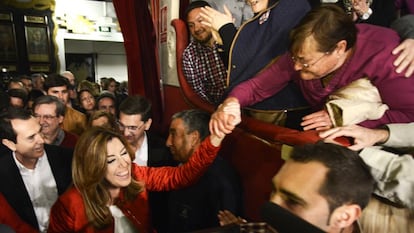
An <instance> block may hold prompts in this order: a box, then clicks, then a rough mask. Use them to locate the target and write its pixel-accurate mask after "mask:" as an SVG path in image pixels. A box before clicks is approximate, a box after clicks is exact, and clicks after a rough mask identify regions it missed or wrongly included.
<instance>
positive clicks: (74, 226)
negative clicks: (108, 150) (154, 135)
mask: <svg viewBox="0 0 414 233" xmlns="http://www.w3.org/2000/svg"><path fill="white" fill-rule="evenodd" d="M218 150H219V147H214V146H213V145H212V144H211V143H210V138H209V137H208V138H206V140H204V141H203V143H202V144H201V145H200V146H199V147H198V149H197V150H196V151H195V152H194V154H193V156H191V157H190V159H189V161H188V162H187V163H185V164H184V165H182V166H179V167H142V166H138V165H136V164H135V163H133V164H132V174H133V176H134V178H135V179H136V180H138V181H143V182H144V183H145V188H146V189H147V190H149V191H169V190H173V189H179V188H183V187H186V186H189V185H191V184H193V183H195V182H196V181H197V180H198V178H200V177H201V176H202V175H203V174H204V172H205V171H206V170H207V168H208V167H209V166H210V165H211V163H212V162H213V161H214V159H215V157H216V155H217V151H218ZM116 205H117V206H118V207H119V208H120V209H121V210H122V212H123V213H124V215H125V216H126V217H127V218H128V219H129V220H130V221H131V223H132V224H134V225H135V227H136V228H137V230H138V231H139V232H140V233H146V232H155V231H154V230H153V229H152V227H151V223H150V217H149V208H148V196H147V192H146V191H144V192H141V193H140V194H139V195H138V196H137V197H136V198H135V199H134V200H133V201H131V202H125V201H124V199H123V196H122V194H121V196H120V197H119V201H117V203H116ZM48 232H49V233H54V232H56V233H64V232H85V233H92V232H99V233H106V232H111V233H112V232H114V225H113V224H112V225H111V226H108V227H107V228H105V229H102V230H99V231H98V230H97V229H95V228H94V227H93V226H91V225H90V224H89V222H88V218H87V217H86V213H85V206H84V203H83V198H82V195H81V194H80V192H79V191H78V190H77V189H76V188H75V187H72V188H70V189H69V190H68V191H66V192H65V193H64V194H63V195H61V196H60V197H59V199H58V200H57V201H56V203H55V204H54V205H53V207H52V210H51V213H50V222H49V229H48Z"/></svg>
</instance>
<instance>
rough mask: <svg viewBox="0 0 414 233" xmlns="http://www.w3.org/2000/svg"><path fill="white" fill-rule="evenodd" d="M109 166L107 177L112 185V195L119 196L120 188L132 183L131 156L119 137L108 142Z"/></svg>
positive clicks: (110, 189)
mask: <svg viewBox="0 0 414 233" xmlns="http://www.w3.org/2000/svg"><path fill="white" fill-rule="evenodd" d="M106 150H107V168H106V175H105V179H106V180H107V181H108V183H109V185H110V187H109V191H110V193H111V194H112V196H113V197H114V196H115V197H116V196H118V194H119V192H120V189H121V188H123V187H127V186H128V185H129V184H130V183H131V157H130V155H129V154H128V152H127V150H126V148H125V146H124V144H122V142H121V140H119V139H118V138H113V139H112V140H110V141H108V144H107V148H106Z"/></svg>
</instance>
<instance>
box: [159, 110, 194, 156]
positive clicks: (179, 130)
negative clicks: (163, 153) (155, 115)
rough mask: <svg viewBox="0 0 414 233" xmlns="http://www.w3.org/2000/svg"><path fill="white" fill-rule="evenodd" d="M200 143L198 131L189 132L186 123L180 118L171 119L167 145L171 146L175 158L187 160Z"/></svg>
mask: <svg viewBox="0 0 414 233" xmlns="http://www.w3.org/2000/svg"><path fill="white" fill-rule="evenodd" d="M199 144H200V136H199V134H198V132H197V131H194V132H192V133H187V128H186V125H185V124H184V122H183V120H182V119H180V118H176V119H173V120H172V121H171V124H170V130H169V134H168V138H167V141H166V145H167V146H168V147H169V148H170V151H171V154H172V155H173V157H174V160H176V161H178V162H181V163H185V162H187V161H188V159H189V158H190V156H191V155H192V154H193V152H194V150H195V149H196V148H197V147H198V145H199Z"/></svg>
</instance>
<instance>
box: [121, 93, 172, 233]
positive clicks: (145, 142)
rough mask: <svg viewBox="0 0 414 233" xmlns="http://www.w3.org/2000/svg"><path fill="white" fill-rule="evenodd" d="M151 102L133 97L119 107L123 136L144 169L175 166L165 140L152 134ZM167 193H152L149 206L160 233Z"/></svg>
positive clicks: (164, 225) (163, 225)
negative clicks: (145, 167)
mask: <svg viewBox="0 0 414 233" xmlns="http://www.w3.org/2000/svg"><path fill="white" fill-rule="evenodd" d="M151 123H152V119H151V103H150V102H149V100H148V99H146V98H144V97H143V96H139V95H135V96H129V97H127V98H126V99H125V100H124V101H122V103H121V105H120V106H119V120H118V126H119V130H120V131H121V133H122V134H123V135H124V137H125V138H126V139H127V141H128V142H129V144H130V146H131V147H132V149H133V151H135V159H134V162H135V163H136V164H138V165H141V166H148V167H161V166H174V165H176V162H175V161H174V160H173V158H172V156H171V154H170V151H169V149H168V148H167V147H166V145H165V139H163V138H162V137H160V136H158V135H156V134H154V133H150V132H149V129H150V127H151ZM167 194H168V193H166V192H150V193H149V204H150V209H151V218H152V222H153V226H154V227H155V228H156V229H157V231H159V232H163V229H164V228H165V227H166V217H167V216H166V211H165V208H166V206H167V196H166V195H167Z"/></svg>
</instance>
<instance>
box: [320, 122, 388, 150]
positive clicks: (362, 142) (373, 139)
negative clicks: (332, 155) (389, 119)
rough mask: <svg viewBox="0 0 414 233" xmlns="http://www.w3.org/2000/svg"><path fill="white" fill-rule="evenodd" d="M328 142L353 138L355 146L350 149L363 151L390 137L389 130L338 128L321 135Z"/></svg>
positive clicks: (354, 126) (353, 126) (358, 127)
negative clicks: (342, 138) (338, 138)
mask: <svg viewBox="0 0 414 233" xmlns="http://www.w3.org/2000/svg"><path fill="white" fill-rule="evenodd" d="M319 136H320V137H322V138H324V140H325V141H327V142H334V139H335V138H337V137H342V136H345V137H351V138H353V139H354V144H353V145H351V146H349V147H348V148H349V149H351V150H361V149H363V148H365V147H369V146H373V145H375V144H378V143H384V142H386V141H387V139H388V137H389V132H388V130H387V129H369V128H365V127H362V126H359V125H350V126H343V127H336V128H333V129H330V130H327V131H325V132H321V133H320V134H319Z"/></svg>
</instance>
